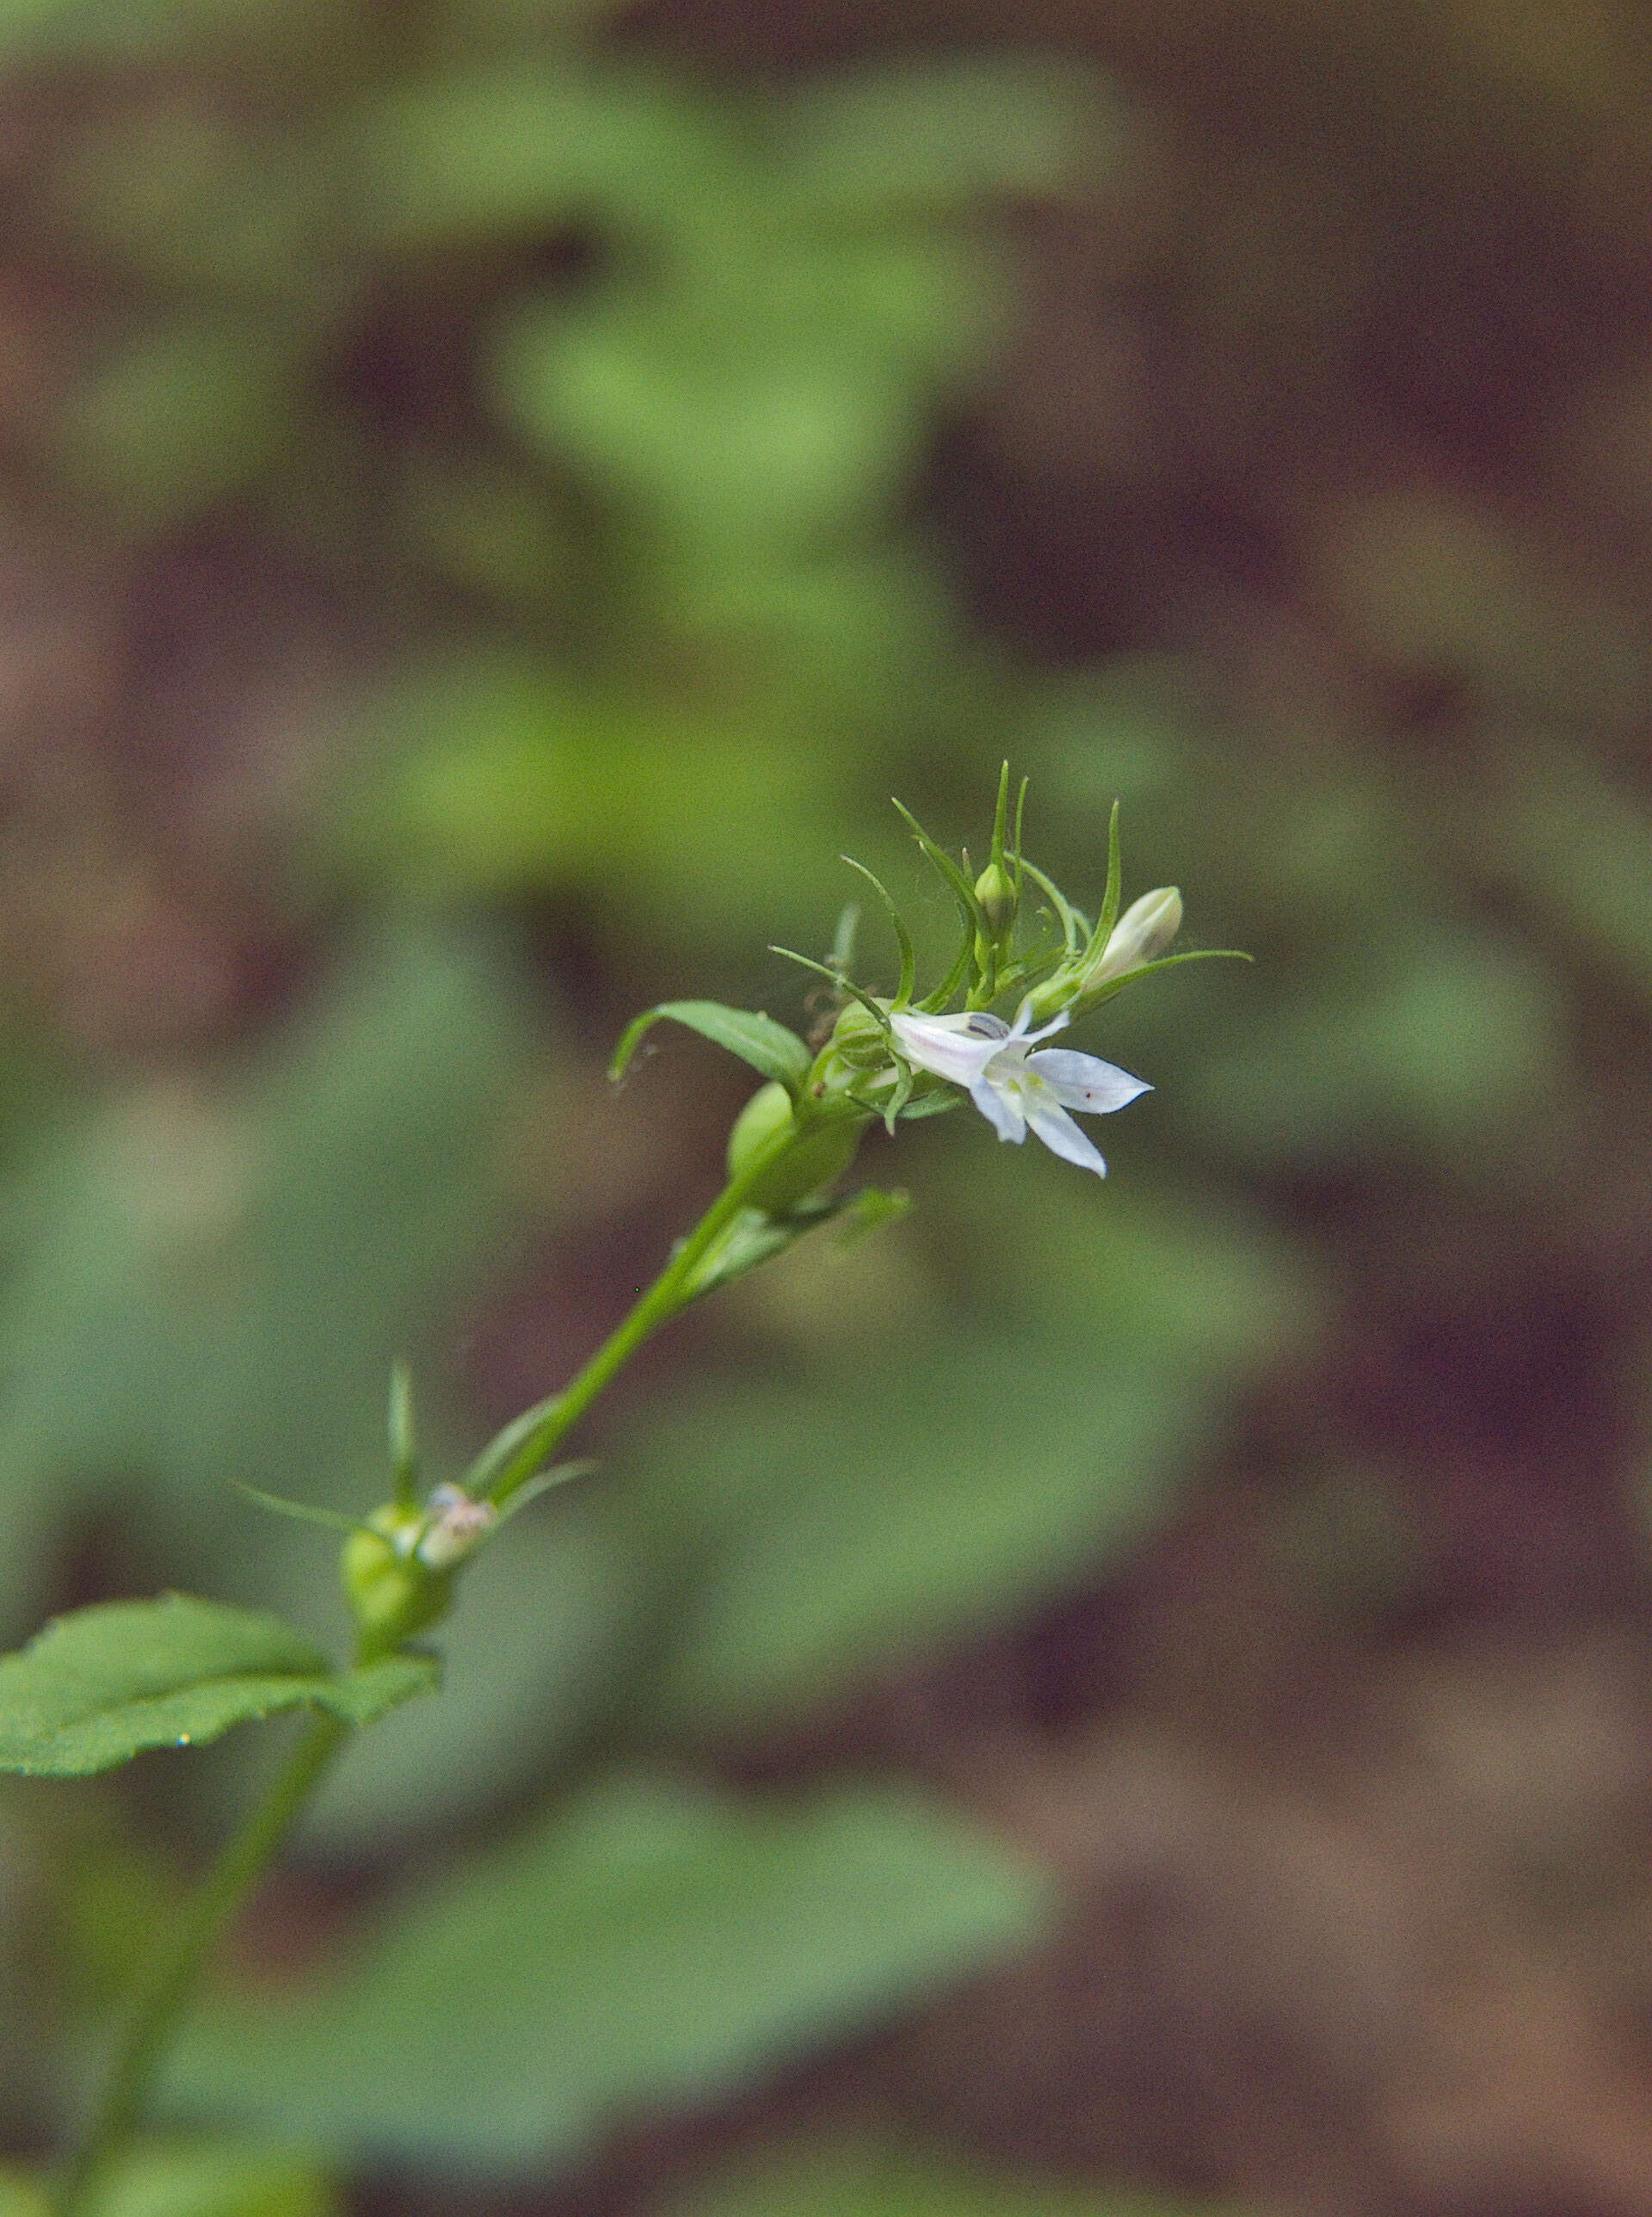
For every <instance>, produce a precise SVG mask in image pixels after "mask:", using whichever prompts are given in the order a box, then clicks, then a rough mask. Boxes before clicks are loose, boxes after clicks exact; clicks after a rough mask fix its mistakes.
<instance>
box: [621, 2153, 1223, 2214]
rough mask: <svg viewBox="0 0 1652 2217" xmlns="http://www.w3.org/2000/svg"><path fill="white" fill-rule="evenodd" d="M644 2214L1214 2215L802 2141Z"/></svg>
mask: <svg viewBox="0 0 1652 2217" xmlns="http://www.w3.org/2000/svg"><path fill="white" fill-rule="evenodd" d="M650 2217H1217V2210H1216V2208H1215V2205H1213V2204H1211V2203H1209V2202H1188V2201H1181V2200H1177V2201H1174V2202H1167V2201H1164V2200H1162V2199H1160V2198H1157V2197H1154V2198H1151V2199H1150V2198H1148V2197H1146V2196H1144V2195H1138V2194H1131V2193H1121V2192H1113V2191H1109V2190H1108V2189H1106V2188H1104V2187H1093V2186H1079V2185H1070V2184H1066V2183H1062V2182H1060V2181H1057V2180H1053V2179H1040V2178H1037V2177H1025V2176H1022V2175H1020V2174H1019V2173H1016V2172H1014V2171H996V2170H989V2169H988V2168H987V2167H986V2166H985V2165H981V2164H976V2163H971V2162H969V2161H967V2160H965V2158H961V2157H959V2156H957V2155H954V2154H952V2153H951V2152H948V2151H946V2150H944V2149H941V2148H936V2147H921V2146H912V2145H910V2144H907V2143H900V2142H893V2141H882V2140H844V2139H832V2140H816V2139H805V2140H792V2141H789V2142H786V2143H783V2144H782V2145H781V2146H778V2147H770V2148H764V2149H760V2150H758V2151H756V2152H754V2153H751V2154H749V2155H745V2156H742V2157H740V2158H737V2159H736V2160H735V2161H734V2162H732V2163H729V2164H725V2165H723V2166H722V2167H721V2168H720V2169H719V2170H718V2171H714V2172H713V2173H712V2176H711V2177H708V2178H704V2179H701V2180H700V2181H698V2182H697V2183H694V2184H693V2185H691V2186H689V2187H688V2188H687V2189H684V2190H682V2191H680V2192H677V2193H675V2194H672V2195H668V2196H667V2197H666V2198H665V2199H664V2200H663V2201H662V2202H658V2203H656V2204H650Z"/></svg>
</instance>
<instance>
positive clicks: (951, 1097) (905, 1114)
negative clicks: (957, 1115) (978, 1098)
mask: <svg viewBox="0 0 1652 2217" xmlns="http://www.w3.org/2000/svg"><path fill="white" fill-rule="evenodd" d="M964 1099H965V1095H963V1094H962V1093H960V1092H959V1090H958V1089H957V1087H956V1086H953V1085H949V1086H948V1087H947V1088H946V1090H945V1091H944V1092H941V1093H920V1094H919V1096H918V1097H917V1099H916V1100H915V1101H909V1102H908V1103H907V1105H906V1107H905V1108H903V1109H902V1111H901V1121H902V1122H903V1124H915V1123H916V1122H917V1121H918V1119H919V1117H920V1116H944V1115H946V1112H947V1110H948V1109H949V1108H957V1107H958V1105H959V1102H961V1101H963V1100H964Z"/></svg>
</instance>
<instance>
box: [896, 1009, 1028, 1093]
mask: <svg viewBox="0 0 1652 2217" xmlns="http://www.w3.org/2000/svg"><path fill="white" fill-rule="evenodd" d="M969 1022H970V1019H969V1017H968V1016H907V1015H905V1014H904V1013H897V1014H896V1015H893V1016H891V1017H890V1020H889V1025H890V1029H891V1031H892V1032H893V1033H894V1034H895V1041H896V1044H897V1047H899V1048H900V1050H901V1053H903V1055H904V1056H905V1057H906V1059H907V1060H908V1061H909V1063H910V1064H911V1065H912V1067H913V1068H914V1069H915V1070H927V1071H931V1072H932V1073H933V1074H934V1076H935V1077H936V1078H949V1079H950V1080H951V1082H952V1084H954V1085H973V1084H974V1083H975V1081H976V1079H977V1078H979V1076H980V1075H981V1072H982V1071H983V1069H984V1068H985V1067H986V1065H987V1064H988V1063H989V1062H990V1061H991V1059H992V1058H993V1056H994V1055H995V1054H997V1053H999V1052H1000V1051H1001V1049H1002V1046H1003V1041H1002V1040H1001V1039H998V1038H996V1037H993V1036H991V1035H989V1036H988V1037H986V1038H984V1039H983V1038H982V1037H981V1036H980V1035H979V1034H977V1033H974V1032H971V1031H969V1030H967V1029H966V1028H965V1027H966V1026H967V1025H968V1023H969Z"/></svg>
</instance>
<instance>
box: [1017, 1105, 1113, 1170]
mask: <svg viewBox="0 0 1652 2217" xmlns="http://www.w3.org/2000/svg"><path fill="white" fill-rule="evenodd" d="M1026 1121H1027V1122H1028V1123H1029V1124H1030V1125H1031V1126H1032V1127H1033V1133H1034V1134H1035V1135H1036V1136H1037V1137H1038V1138H1039V1139H1042V1140H1043V1141H1044V1144H1045V1146H1046V1147H1048V1148H1049V1150H1050V1152H1051V1154H1052V1155H1059V1156H1060V1157H1061V1159H1062V1160H1063V1162H1064V1163H1076V1164H1077V1165H1078V1167H1079V1169H1080V1170H1094V1172H1095V1174H1096V1176H1097V1177H1106V1174H1107V1166H1106V1163H1105V1162H1104V1161H1103V1160H1102V1158H1101V1157H1100V1154H1099V1153H1098V1152H1097V1151H1096V1148H1095V1147H1094V1145H1093V1144H1092V1142H1091V1141H1090V1140H1089V1139H1088V1138H1087V1136H1086V1135H1085V1134H1084V1133H1082V1132H1081V1131H1080V1130H1079V1128H1078V1127H1077V1125H1076V1124H1075V1123H1074V1121H1073V1120H1072V1118H1071V1117H1070V1116H1069V1115H1068V1114H1067V1111H1066V1110H1065V1109H1064V1108H1057V1105H1056V1103H1055V1102H1053V1101H1052V1100H1051V1099H1050V1098H1049V1097H1048V1096H1039V1094H1038V1093H1037V1092H1032V1093H1029V1094H1028V1096H1027V1099H1026Z"/></svg>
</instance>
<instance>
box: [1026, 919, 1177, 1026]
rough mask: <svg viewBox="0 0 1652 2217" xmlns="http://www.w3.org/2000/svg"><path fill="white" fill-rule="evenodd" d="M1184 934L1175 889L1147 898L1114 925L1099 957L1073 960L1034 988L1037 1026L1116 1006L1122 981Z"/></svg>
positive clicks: (1030, 1001)
mask: <svg viewBox="0 0 1652 2217" xmlns="http://www.w3.org/2000/svg"><path fill="white" fill-rule="evenodd" d="M1180 929H1181V895H1180V892H1178V891H1177V890H1176V888H1175V886H1156V887H1155V888H1154V890H1153V891H1152V892H1150V893H1143V895H1142V897H1141V899H1139V900H1136V901H1132V902H1131V905H1130V906H1129V907H1128V908H1127V909H1126V910H1125V912H1124V914H1123V915H1122V916H1121V917H1119V921H1118V923H1115V924H1114V925H1113V929H1112V930H1111V931H1110V932H1109V933H1108V934H1107V943H1106V946H1105V947H1104V948H1102V949H1101V950H1100V954H1094V955H1092V956H1091V958H1090V959H1089V960H1088V962H1087V961H1086V960H1084V959H1083V958H1082V956H1077V957H1073V958H1070V959H1069V960H1067V961H1065V962H1063V964H1062V966H1061V967H1060V968H1059V969H1058V970H1057V971H1056V972H1055V973H1054V975H1053V976H1051V977H1049V978H1046V979H1045V981H1044V983H1043V984H1042V985H1035V986H1034V987H1033V991H1031V992H1030V993H1029V994H1028V995H1027V997H1026V1006H1027V1010H1028V1012H1029V1015H1030V1016H1031V1019H1032V1021H1033V1022H1034V1023H1044V1022H1047V1021H1048V1020H1049V1018H1051V1016H1060V1015H1062V1014H1063V1012H1065V1013H1066V1014H1067V1015H1068V1016H1083V1015H1084V1014H1085V1013H1086V1011H1087V1010H1090V1009H1093V1008H1094V1007H1096V1006H1097V1004H1099V1003H1100V1002H1102V1001H1106V1000H1111V999H1112V997H1113V994H1114V993H1115V992H1116V991H1118V989H1119V981H1120V980H1121V979H1125V978H1127V977H1128V976H1129V974H1130V973H1131V971H1132V970H1139V969H1140V968H1141V967H1142V966H1143V964H1144V963H1148V962H1156V961H1157V960H1158V958H1159V957H1160V955H1161V954H1163V952H1164V950H1165V948H1167V947H1168V946H1169V944H1170V942H1171V941H1172V940H1173V939H1174V937H1175V936H1176V934H1177V933H1178V932H1179V931H1180Z"/></svg>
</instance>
